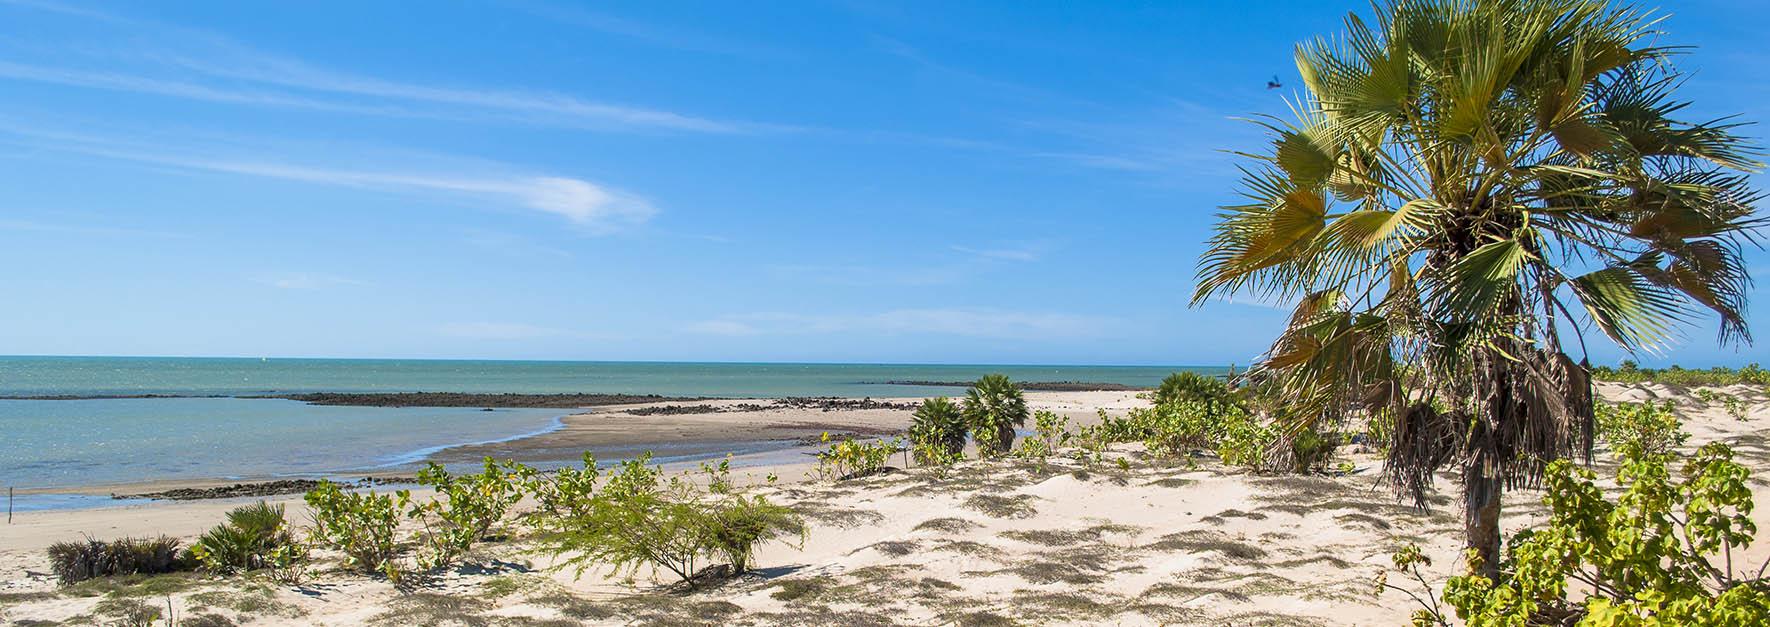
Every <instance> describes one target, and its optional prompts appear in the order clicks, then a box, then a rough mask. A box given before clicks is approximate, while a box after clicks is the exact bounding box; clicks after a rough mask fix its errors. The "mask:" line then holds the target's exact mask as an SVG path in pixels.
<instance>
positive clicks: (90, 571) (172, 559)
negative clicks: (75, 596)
mask: <svg viewBox="0 0 1770 627" xmlns="http://www.w3.org/2000/svg"><path fill="white" fill-rule="evenodd" d="M190 568H191V564H190V563H189V562H188V561H187V560H185V559H183V556H182V555H180V553H179V550H178V539H177V538H169V537H166V536H160V537H158V538H121V539H117V540H112V541H110V542H101V541H98V540H93V539H91V538H87V539H86V540H85V541H83V542H57V543H55V544H51V545H49V571H50V572H51V573H53V574H54V575H55V578H56V580H57V581H59V582H61V584H62V585H68V584H72V583H78V582H81V581H85V580H88V579H95V578H98V577H111V576H116V575H136V574H141V575H152V574H159V573H170V572H176V571H180V570H190Z"/></svg>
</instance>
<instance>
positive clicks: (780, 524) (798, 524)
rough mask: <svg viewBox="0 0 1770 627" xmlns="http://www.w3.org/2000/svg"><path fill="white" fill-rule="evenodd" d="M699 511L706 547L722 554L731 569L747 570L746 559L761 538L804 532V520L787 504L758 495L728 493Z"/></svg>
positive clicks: (747, 561) (735, 571)
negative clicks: (779, 503) (770, 500)
mask: <svg viewBox="0 0 1770 627" xmlns="http://www.w3.org/2000/svg"><path fill="white" fill-rule="evenodd" d="M700 515H701V516H702V517H703V518H704V522H703V524H704V525H705V526H706V530H707V543H708V545H709V548H711V549H712V551H714V552H716V553H718V554H719V555H722V556H724V557H725V559H726V560H727V563H729V564H731V570H732V572H734V573H742V572H745V571H748V570H749V568H750V559H751V558H752V557H753V556H755V554H756V547H757V546H760V545H761V544H762V543H763V542H767V541H770V540H775V539H779V538H784V537H788V536H790V535H793V534H801V535H802V534H804V533H805V521H804V520H803V519H801V518H800V517H799V515H798V514H796V513H794V512H793V510H792V509H791V508H788V507H785V506H782V505H776V504H774V503H770V502H768V500H766V499H764V498H762V497H761V496H754V497H747V498H746V497H744V496H743V495H732V496H731V497H730V498H728V499H726V500H723V501H720V502H718V503H715V504H713V506H712V507H710V508H709V509H708V510H706V511H704V512H702V513H701V514H700Z"/></svg>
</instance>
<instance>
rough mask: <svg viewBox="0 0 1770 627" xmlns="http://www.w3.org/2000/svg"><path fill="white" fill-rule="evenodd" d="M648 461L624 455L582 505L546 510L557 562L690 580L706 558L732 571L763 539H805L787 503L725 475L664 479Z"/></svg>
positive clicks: (546, 539) (724, 469) (746, 563)
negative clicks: (740, 487)
mask: <svg viewBox="0 0 1770 627" xmlns="http://www.w3.org/2000/svg"><path fill="white" fill-rule="evenodd" d="M650 461H651V456H650V455H649V454H648V455H644V456H641V457H639V458H635V459H631V460H627V461H625V462H622V463H621V464H619V465H618V466H616V468H615V469H614V470H613V471H612V472H611V473H610V474H609V476H608V479H607V482H606V484H605V485H604V486H603V487H602V489H601V490H600V491H599V492H597V493H596V494H595V495H594V496H592V497H591V498H590V499H589V500H588V501H586V502H585V507H584V508H583V509H582V511H581V512H561V513H559V514H556V515H552V516H549V517H547V518H546V519H545V522H544V524H545V526H546V528H547V529H548V531H549V532H550V533H548V534H547V535H545V536H543V537H542V543H543V547H544V550H546V551H547V552H549V553H551V554H553V555H555V556H564V557H563V559H562V560H561V562H560V563H561V565H562V566H564V567H573V568H576V569H577V572H578V573H579V574H582V573H583V572H584V571H585V570H586V569H588V568H591V567H594V566H610V567H612V568H614V569H615V572H616V573H618V574H619V573H624V574H626V575H627V576H629V577H631V576H633V575H635V574H637V573H638V571H639V569H641V568H646V567H649V568H652V569H653V570H654V571H656V570H660V569H661V570H663V571H668V572H669V573H671V574H673V575H675V576H676V577H677V578H679V579H680V580H682V581H684V582H691V583H693V582H695V581H696V577H697V576H699V575H702V574H703V572H702V569H701V565H702V564H704V563H706V562H708V561H709V560H716V559H723V560H724V563H725V564H726V565H727V571H726V572H728V573H731V574H736V573H741V572H744V571H745V570H747V569H748V568H749V567H750V562H751V560H752V557H753V556H754V554H755V549H756V547H757V546H759V545H761V544H762V543H764V542H768V541H771V540H776V539H785V538H790V537H794V536H797V537H798V538H799V539H800V542H803V538H804V535H803V534H804V533H805V530H806V527H805V523H804V520H803V519H802V518H801V517H800V516H799V514H798V513H796V512H795V511H793V510H792V509H790V508H787V507H785V506H782V505H777V504H775V503H772V502H769V501H768V500H767V499H765V498H764V497H762V496H746V495H743V494H740V493H737V492H736V491H735V490H734V489H733V488H732V487H731V482H730V480H729V478H725V479H723V480H720V479H719V478H718V477H715V478H714V479H715V480H714V481H712V482H709V483H703V482H699V481H693V480H689V479H687V478H684V477H681V476H678V477H670V478H669V479H668V480H667V481H666V480H665V478H664V473H663V470H662V469H660V468H658V467H656V466H652V465H650ZM709 469H710V470H711V472H713V473H714V474H725V473H729V466H711V465H709V466H707V467H706V468H704V469H703V471H707V470H709ZM718 486H724V487H718Z"/></svg>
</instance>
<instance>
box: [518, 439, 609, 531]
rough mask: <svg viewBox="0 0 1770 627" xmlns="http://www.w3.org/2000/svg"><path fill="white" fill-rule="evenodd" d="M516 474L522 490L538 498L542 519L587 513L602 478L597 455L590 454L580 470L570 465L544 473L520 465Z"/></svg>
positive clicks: (538, 512) (587, 452) (585, 457)
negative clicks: (598, 480)
mask: <svg viewBox="0 0 1770 627" xmlns="http://www.w3.org/2000/svg"><path fill="white" fill-rule="evenodd" d="M512 471H513V472H514V473H515V474H516V475H517V479H518V480H519V481H520V483H521V484H522V485H521V489H522V490H523V491H524V492H526V493H528V494H529V495H530V496H532V497H534V499H535V508H536V510H537V512H536V513H537V515H539V516H542V517H545V516H564V515H574V514H582V513H584V511H585V510H586V509H587V508H588V507H589V506H590V498H591V497H592V496H595V494H596V480H597V479H598V478H599V477H600V476H601V470H599V469H598V468H597V467H596V456H595V455H591V454H590V452H589V451H584V457H583V465H582V466H580V467H578V468H572V467H570V466H567V467H564V468H560V469H559V470H556V471H553V472H551V473H543V472H540V471H537V470H535V469H534V468H532V467H530V466H526V465H522V464H516V465H515V466H514V467H513V470H512Z"/></svg>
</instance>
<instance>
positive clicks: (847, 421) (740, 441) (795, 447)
mask: <svg viewBox="0 0 1770 627" xmlns="http://www.w3.org/2000/svg"><path fill="white" fill-rule="evenodd" d="M1027 399H1028V401H1029V404H1031V405H1033V406H1034V407H1035V408H1037V409H1049V410H1051V411H1055V412H1058V413H1061V414H1065V415H1068V416H1070V418H1071V419H1072V420H1081V421H1088V420H1092V419H1094V418H1095V410H1096V409H1113V410H1115V411H1122V410H1124V409H1128V408H1130V407H1133V406H1137V405H1140V404H1142V403H1144V401H1142V400H1141V399H1138V398H1136V395H1135V393H1133V392H1028V393H1027ZM921 400H922V399H921V398H874V397H860V398H843V397H817V398H804V397H800V398H790V399H701V400H698V401H696V403H695V404H693V405H687V406H684V405H680V404H676V403H672V402H652V403H641V404H636V405H623V406H615V407H601V408H592V409H590V411H583V412H575V413H569V414H566V415H562V416H557V417H555V418H554V420H553V423H552V424H550V425H549V426H547V427H545V428H543V429H539V430H535V431H530V432H526V433H519V434H514V435H510V436H505V437H500V438H494V439H490V440H484V441H478V442H469V443H457V444H451V445H442V446H432V447H425V448H423V449H417V450H414V451H413V452H411V453H408V454H404V455H402V456H401V458H400V460H399V461H396V462H389V463H382V464H377V465H374V466H369V467H363V468H357V469H348V470H340V471H336V472H319V473H292V474H286V475H262V476H217V477H196V478H166V479H152V480H146V481H131V482H109V483H95V484H83V485H72V486H51V487H32V488H20V489H18V491H17V494H18V496H20V497H29V498H31V499H32V500H34V501H46V500H47V501H57V500H58V499H63V500H67V501H69V502H71V503H72V505H64V504H57V505H51V506H48V507H40V508H31V509H26V510H19V511H20V512H23V513H42V512H57V511H60V512H72V511H84V510H91V509H105V508H110V507H124V506H127V507H137V506H146V507H154V506H160V505H165V504H170V503H178V502H188V501H179V500H172V499H150V500H145V501H144V500H143V499H139V498H118V499H111V498H110V497H113V496H123V497H139V496H141V495H147V494H156V493H165V492H174V491H179V490H218V489H222V488H233V487H234V486H244V488H242V489H244V490H247V491H250V490H251V489H252V488H254V487H256V486H263V485H268V484H278V483H282V484H283V485H294V484H292V483H288V482H295V481H303V480H317V479H321V478H325V479H332V480H335V481H357V480H360V479H370V480H376V481H384V480H388V479H395V478H409V477H411V476H412V474H413V472H414V470H415V468H414V467H415V466H418V465H420V464H422V463H424V462H428V461H434V462H437V463H441V464H445V465H451V466H454V465H467V464H474V463H478V462H479V461H480V460H481V459H483V458H485V457H487V456H490V457H492V458H494V459H499V460H504V459H511V460H515V461H518V462H522V463H525V464H529V465H531V466H537V467H539V468H541V469H543V470H551V469H552V468H555V467H558V466H559V465H575V464H577V463H579V462H580V461H581V459H582V456H583V454H584V453H585V452H586V451H589V452H592V453H593V454H595V456H596V458H597V460H598V461H599V463H602V464H608V463H613V462H616V461H620V460H624V459H631V458H633V457H637V456H638V455H640V454H643V453H645V452H648V451H649V452H651V453H653V454H654V458H653V459H654V462H655V463H659V464H662V465H665V466H672V465H679V464H680V465H684V466H688V467H692V466H693V465H694V464H695V463H698V462H700V461H706V460H711V459H718V458H721V457H723V456H725V455H727V454H731V455H732V456H733V463H734V465H740V464H741V465H744V466H762V467H771V466H777V465H786V466H791V465H796V464H806V463H810V460H809V458H808V455H809V454H810V453H812V452H815V451H816V450H819V449H821V448H822V446H821V444H819V443H818V442H817V439H818V438H819V436H820V435H821V434H823V433H826V432H827V433H830V434H832V435H833V436H849V437H857V438H873V437H892V436H895V435H901V434H902V433H903V432H904V431H905V430H907V429H908V427H909V422H910V418H911V413H912V412H913V407H914V406H915V403H919V402H920V401H921ZM298 495H299V492H295V491H290V492H283V493H279V494H269V493H267V494H261V495H259V497H263V498H284V497H289V496H297V497H298ZM234 498H246V497H244V496H228V495H220V496H215V497H213V498H209V499H197V500H203V501H220V500H228V499H234ZM95 499H104V500H103V501H99V500H95Z"/></svg>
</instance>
